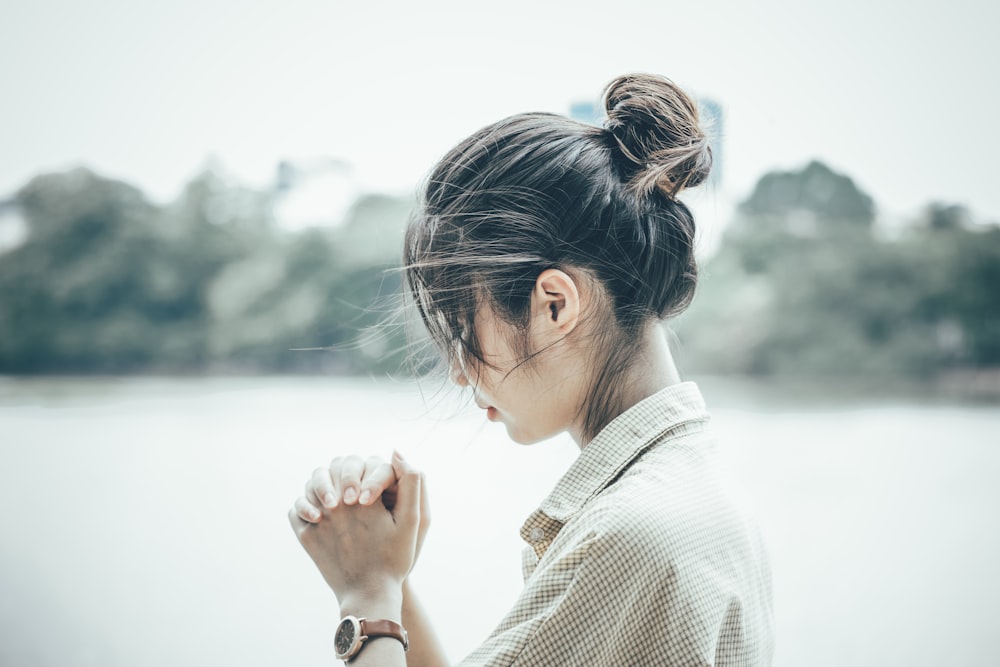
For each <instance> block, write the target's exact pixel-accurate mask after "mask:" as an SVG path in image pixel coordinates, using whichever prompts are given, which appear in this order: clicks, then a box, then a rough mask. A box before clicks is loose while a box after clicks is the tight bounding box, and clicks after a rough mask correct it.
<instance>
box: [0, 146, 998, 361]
mask: <svg viewBox="0 0 1000 667" xmlns="http://www.w3.org/2000/svg"><path fill="white" fill-rule="evenodd" d="M412 205H413V202H412V201H411V200H409V199H406V198H394V197H387V196H380V195H368V196H365V197H362V198H360V199H359V200H358V201H356V202H355V204H354V205H353V207H352V208H351V210H350V211H349V212H348V214H347V217H346V219H345V220H344V221H343V223H342V224H340V225H338V226H336V227H333V228H329V229H313V230H309V231H304V232H298V233H289V232H286V231H281V230H279V229H278V228H277V227H276V226H275V224H274V221H273V220H272V202H271V200H270V197H269V195H267V194H264V193H260V192H255V191H251V190H247V189H244V188H240V187H236V186H233V185H231V184H229V183H227V182H225V181H224V180H223V179H221V178H220V177H218V176H217V175H215V174H214V173H213V172H210V171H209V172H205V173H203V174H202V175H200V176H199V177H197V178H195V179H194V180H193V181H192V182H191V183H189V184H188V185H187V187H186V188H185V190H184V192H183V193H182V195H181V196H180V197H179V198H178V199H177V200H176V201H175V202H173V203H171V204H169V205H166V206H158V205H155V204H153V203H151V202H150V201H149V200H148V199H147V198H146V197H145V196H143V194H142V193H141V192H140V191H138V190H137V189H136V188H134V187H132V186H130V185H128V184H126V183H122V182H119V181H115V180H110V179H106V178H102V177H100V176H98V175H95V174H94V173H92V172H90V171H87V170H83V169H80V170H74V171H71V172H67V173H59V174H49V175H45V176H39V177H37V178H35V179H34V180H32V181H31V182H30V183H28V184H27V185H26V186H25V187H24V188H22V189H21V190H20V191H19V192H18V193H17V195H16V206H17V208H18V209H19V210H20V213H21V215H22V216H23V218H24V220H25V222H26V223H27V228H28V233H27V237H26V239H25V240H24V241H23V242H22V243H21V244H19V245H17V246H16V247H13V248H11V249H8V250H7V251H5V252H3V253H2V254H0V373H8V374H33V373H137V372H169V373H177V372H206V371H207V372H337V373H360V372H384V371H390V370H397V369H399V368H400V367H401V363H402V362H403V359H404V357H405V356H406V355H405V353H406V346H407V342H406V336H405V334H404V328H403V327H402V326H390V325H386V324H384V323H385V322H386V320H387V319H389V320H393V319H395V320H396V321H397V322H398V321H399V314H400V313H399V311H398V309H399V307H400V300H399V295H400V291H401V282H400V274H399V273H398V272H397V271H394V270H392V269H395V268H397V267H398V263H399V257H398V255H399V249H400V246H401V236H402V231H403V228H404V225H405V222H406V219H407V216H408V214H409V211H410V209H411V207H412ZM874 221H875V205H874V202H873V201H872V199H871V197H870V196H868V195H867V194H866V193H864V192H862V191H861V190H860V189H859V188H858V187H857V186H856V185H855V184H854V183H853V182H852V181H851V179H850V178H848V177H846V176H843V175H840V174H836V173H834V172H833V171H831V170H830V169H829V168H828V167H826V166H824V165H823V164H820V163H817V162H814V163H812V164H809V165H807V166H806V167H804V168H803V169H801V170H798V171H792V172H782V173H778V172H776V173H770V174H767V175H765V176H764V177H763V178H761V180H760V181H759V182H758V183H757V185H756V187H755V189H754V191H753V192H752V194H751V195H750V196H749V198H748V199H747V200H746V201H744V202H743V203H742V205H741V206H740V207H739V210H738V212H737V215H736V218H735V220H733V221H732V224H731V225H730V226H729V227H728V229H727V231H726V234H725V236H724V238H723V241H722V243H721V246H720V248H719V250H718V252H717V253H716V254H715V255H714V256H713V257H712V258H710V259H709V260H708V261H707V262H706V263H705V264H704V266H703V267H702V277H701V280H700V283H699V291H700V293H699V295H698V298H697V299H696V300H695V302H694V305H693V306H692V307H691V308H690V309H689V311H688V312H687V313H685V314H684V315H683V316H681V317H680V318H679V319H678V321H677V322H676V327H675V328H676V329H677V331H678V334H679V336H680V339H681V341H682V350H681V359H682V360H684V365H685V367H686V368H687V369H688V370H691V371H697V372H714V373H738V374H754V375H780V376H789V375H802V376H816V375H825V376H829V375H845V376H846V375H850V376H859V375H860V376H869V377H875V376H880V377H890V378H893V377H896V378H913V377H929V376H934V375H936V374H939V373H941V372H943V371H950V370H954V369H984V368H1000V290H998V289H997V288H998V287H1000V228H998V227H997V226H995V225H992V226H987V225H981V224H974V223H973V221H971V220H970V219H969V213H968V211H967V210H965V209H964V208H962V207H960V206H950V205H944V204H932V205H930V206H928V207H927V208H926V210H925V211H923V212H922V213H921V216H920V217H919V219H916V220H913V221H911V224H909V225H906V226H905V227H901V228H900V229H899V230H898V231H897V232H896V233H893V234H891V235H889V234H887V233H886V232H885V230H882V229H880V228H879V227H878V226H877V225H875V224H874ZM303 348H322V349H311V350H303Z"/></svg>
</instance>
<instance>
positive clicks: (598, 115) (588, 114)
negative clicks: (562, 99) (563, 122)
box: [569, 102, 604, 125]
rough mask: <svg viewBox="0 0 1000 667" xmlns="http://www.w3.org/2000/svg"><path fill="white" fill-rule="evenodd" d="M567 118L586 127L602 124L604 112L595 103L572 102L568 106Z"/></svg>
mask: <svg viewBox="0 0 1000 667" xmlns="http://www.w3.org/2000/svg"><path fill="white" fill-rule="evenodd" d="M569 117H570V118H572V119H574V120H578V121H580V122H581V123H587V124H588V125H603V124H604V110H603V109H601V108H600V105H598V104H597V103H596V102H573V103H572V104H570V105H569Z"/></svg>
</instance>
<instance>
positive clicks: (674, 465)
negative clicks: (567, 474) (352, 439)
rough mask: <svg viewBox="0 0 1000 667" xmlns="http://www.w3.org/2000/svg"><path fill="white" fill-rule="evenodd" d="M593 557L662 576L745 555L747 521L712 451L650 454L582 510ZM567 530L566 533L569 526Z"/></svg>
mask: <svg viewBox="0 0 1000 667" xmlns="http://www.w3.org/2000/svg"><path fill="white" fill-rule="evenodd" d="M574 523H578V524H579V525H580V527H586V529H587V532H588V533H589V535H590V538H591V539H590V545H589V555H590V557H591V558H600V559H607V560H612V561H613V560H615V559H629V560H631V561H633V562H636V559H638V560H640V561H643V562H649V563H650V564H651V567H654V568H656V569H658V570H662V571H674V570H676V568H677V567H678V566H684V565H686V564H689V563H699V564H704V563H706V562H711V561H712V560H713V559H715V558H716V557H717V556H718V555H719V554H723V553H737V552H738V553H744V552H745V551H746V549H747V546H748V545H747V542H748V540H749V539H750V536H749V533H748V531H749V524H751V523H752V519H750V517H749V516H748V515H747V513H746V512H745V511H744V509H743V508H741V507H740V506H739V504H738V503H737V502H736V501H735V500H734V499H733V496H732V494H730V493H729V490H728V489H727V488H726V486H725V484H724V483H723V482H722V481H721V479H720V477H719V475H718V474H717V471H716V469H715V464H714V461H713V459H712V457H711V455H710V453H708V452H706V451H704V450H701V449H697V450H683V449H678V448H673V449H672V450H670V451H664V450H658V451H653V452H650V453H648V454H647V455H644V456H643V457H641V458H640V459H639V460H638V461H636V462H635V463H634V464H633V465H631V466H630V467H629V468H628V469H627V470H625V471H624V472H623V473H622V474H621V476H620V477H619V478H618V479H616V480H615V481H614V482H613V483H612V484H610V485H609V486H608V487H606V488H605V489H603V490H602V491H601V492H600V493H599V494H597V495H596V496H595V497H594V498H593V499H592V500H591V501H590V502H589V503H588V504H587V505H585V506H584V507H583V508H581V511H580V513H579V515H578V516H576V517H574V518H573V520H572V521H571V522H570V524H574ZM570 524H567V526H566V527H567V528H570Z"/></svg>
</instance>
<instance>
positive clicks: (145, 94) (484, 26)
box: [0, 0, 1000, 220]
mask: <svg viewBox="0 0 1000 667" xmlns="http://www.w3.org/2000/svg"><path fill="white" fill-rule="evenodd" d="M998 7H1000V3H996V2H986V1H974V0H950V1H949V2H939V1H937V2H924V1H922V0H917V1H916V2H913V1H910V2H902V1H894V2H879V1H877V0H875V1H874V2H873V1H872V0H868V1H862V0H836V1H830V0H819V1H817V2H807V1H804V0H799V1H797V2H791V1H789V2H778V1H777V0H756V1H755V2H718V1H711V0H699V1H688V2H683V3H672V2H668V1H666V0H660V1H658V2H640V1H638V0H615V1H614V2H607V1H604V2H590V1H585V0H575V1H574V2H568V1H563V2H558V3H546V2H543V1H542V0H534V1H530V0H516V1H514V2H505V3H488V4H486V3H476V2H472V1H471V0H463V1H454V2H452V1H445V0H433V1H431V2H379V1H377V0H374V1H364V0H354V1H352V2H350V3H347V2H341V1H334V0H281V1H280V2H279V1H270V0H269V1H267V2H253V1H252V0H245V1H243V2H235V1H229V2H223V1H221V0H197V1H195V0H172V1H171V2H162V1H161V2H156V3H151V2H144V1H143V0H90V1H89V2H80V1H79V0H73V1H69V0H32V1H31V2H22V3H13V2H9V1H8V2H4V3H3V5H2V8H0V91H2V93H0V94H2V96H3V98H2V99H3V104H2V105H0V108H2V111H0V114H2V115H0V197H3V196H6V195H9V194H11V193H12V192H13V191H14V190H15V189H16V188H17V187H19V186H20V185H22V184H23V183H24V182H25V181H26V180H27V179H28V178H29V177H31V176H32V175H34V174H36V173H39V172H42V171H51V170H58V169H64V168H67V167H69V166H72V165H77V164H86V165H88V166H90V167H92V168H94V169H96V170H98V171H99V172H101V173H104V174H107V175H110V176H114V177H117V178H122V179H124V180H127V181H129V182H132V183H134V184H136V185H138V186H139V187H141V188H143V189H144V190H145V191H146V192H147V193H149V194H150V195H151V196H152V197H154V198H155V199H158V200H165V199H169V198H172V197H173V196H175V195H176V194H177V192H178V191H179V189H180V187H181V185H182V184H183V183H184V182H185V181H186V180H187V179H188V178H190V177H191V176H192V175H193V174H194V173H196V172H197V171H198V170H199V169H200V168H201V167H202V166H203V165H204V164H205V161H206V159H207V158H208V157H209V156H215V157H216V158H217V159H218V160H220V161H221V162H222V163H223V164H224V165H225V166H226V167H227V168H228V169H229V170H230V171H231V172H232V173H233V174H235V175H236V176H238V177H239V178H241V179H244V180H245V181H246V182H247V183H249V184H255V185H261V184H265V183H267V182H269V180H270V179H271V178H272V177H273V173H274V168H275V163H276V162H277V161H278V160H279V159H283V158H287V159H293V160H295V159H310V158H316V157H321V156H331V157H339V158H343V159H346V160H348V161H350V162H351V163H353V164H354V165H355V166H356V173H357V176H358V178H359V179H360V181H361V183H362V184H363V185H364V187H366V188H368V189H375V190H391V191H403V190H412V188H413V185H414V184H415V183H416V182H417V180H418V179H419V178H420V177H421V176H422V175H423V174H424V173H425V172H426V171H427V169H428V168H429V167H430V166H431V164H432V163H433V162H434V160H435V159H436V158H437V157H439V156H440V155H441V154H442V153H444V152H445V151H446V150H447V149H448V148H449V147H450V146H451V145H452V144H454V143H455V142H456V141H458V140H459V139H461V138H462V137H464V136H465V135H467V134H468V133H469V132H471V131H473V130H475V129H476V128H478V127H480V126H481V125H484V124H486V123H488V122H492V121H494V120H496V119H498V118H500V117H502V116H505V115H509V114H511V113H516V112H520V111H529V110H545V111H557V112H565V111H567V110H568V108H569V105H570V103H571V102H573V101H577V100H586V99H594V98H596V97H597V96H598V95H599V94H600V91H601V89H602V87H603V86H604V84H605V83H606V82H607V81H608V80H609V79H611V78H612V77H614V76H615V75H617V74H620V73H624V72H628V71H652V72H657V73H662V74H665V75H667V76H670V77H671V78H673V79H674V80H675V81H677V82H678V83H680V84H682V85H683V86H685V87H686V88H687V89H689V90H690V91H691V92H693V93H694V94H696V95H699V96H705V97H711V98H714V99H715V100H717V101H718V102H720V103H721V104H722V106H723V108H724V113H725V135H724V143H725V172H724V179H725V180H724V192H722V193H719V195H721V196H728V197H737V198H739V197H742V196H745V194H746V193H747V191H748V190H749V188H750V187H752V185H753V183H754V182H755V181H756V179H757V178H758V177H759V176H760V175H761V174H763V173H764V172H766V171H767V170H770V169H775V168H795V167H798V166H801V165H802V164H804V163H805V162H806V161H808V160H809V159H811V158H819V159H822V160H824V161H827V162H828V163H829V164H830V165H831V166H833V167H834V168H835V169H837V170H840V171H842V172H845V173H847V174H849V175H850V176H852V177H854V178H855V180H856V181H857V182H858V183H859V184H860V185H861V187H862V188H864V189H866V190H867V191H868V192H869V193H870V194H872V195H873V196H874V197H875V199H876V201H877V202H878V204H879V205H880V209H881V210H882V211H884V212H886V213H888V214H895V215H905V214H909V213H913V212H915V211H916V210H917V208H918V207H920V206H922V205H923V204H925V203H927V202H928V201H930V200H945V201H955V202H961V203H965V204H967V205H969V206H970V207H971V208H972V210H973V212H974V213H975V214H976V215H977V217H980V218H987V219H994V220H1000V187H997V186H996V184H995V183H994V181H995V177H996V175H997V172H998V170H997V168H996V160H997V157H998V156H1000V131H998V129H997V126H996V123H997V120H996V118H997V116H998V108H1000V104H998V102H1000V83H998V82H1000V73H998V71H997V69H998V68H997V62H1000V58H998V54H997V50H998V49H997V47H996V42H997V34H996V33H997V29H998V26H1000V10H998Z"/></svg>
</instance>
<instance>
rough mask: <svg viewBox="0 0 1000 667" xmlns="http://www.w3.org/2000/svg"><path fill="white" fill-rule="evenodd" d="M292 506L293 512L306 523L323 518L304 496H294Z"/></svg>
mask: <svg viewBox="0 0 1000 667" xmlns="http://www.w3.org/2000/svg"><path fill="white" fill-rule="evenodd" d="M293 507H294V509H295V514H296V515H298V517H299V518H300V519H302V520H303V521H305V522H306V523H319V520H320V519H321V518H323V514H322V513H321V512H320V511H319V510H318V509H317V508H316V506H315V505H313V504H312V503H311V502H309V501H308V500H306V499H305V497H304V496H299V497H298V498H296V499H295V505H293Z"/></svg>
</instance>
